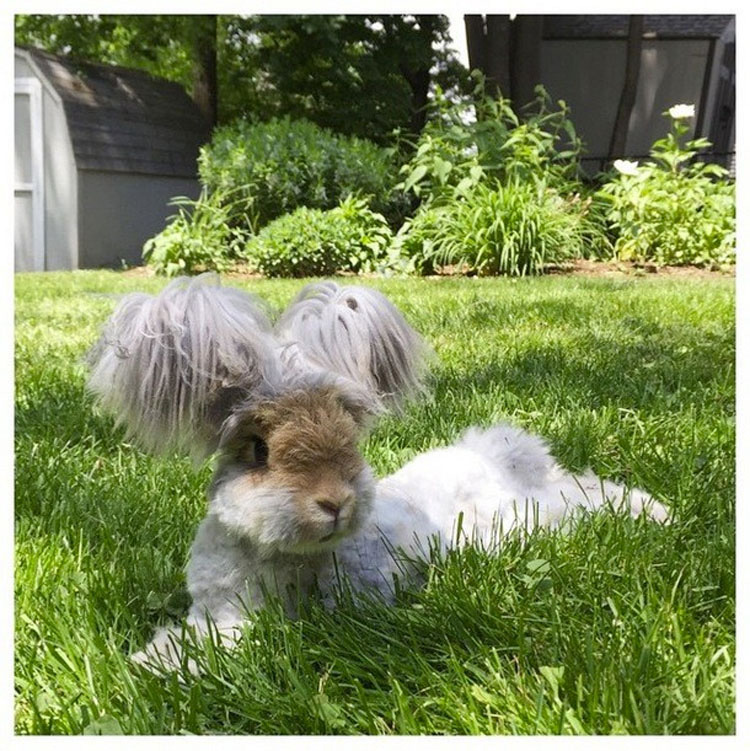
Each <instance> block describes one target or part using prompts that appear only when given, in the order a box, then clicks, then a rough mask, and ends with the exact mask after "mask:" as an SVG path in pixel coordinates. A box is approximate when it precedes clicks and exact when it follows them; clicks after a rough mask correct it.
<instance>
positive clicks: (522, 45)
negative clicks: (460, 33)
mask: <svg viewBox="0 0 750 751" xmlns="http://www.w3.org/2000/svg"><path fill="white" fill-rule="evenodd" d="M543 18H544V17H543V16H540V15H519V16H516V17H515V18H514V19H513V20H511V18H510V16H507V15H506V16H502V15H487V16H481V15H466V16H464V24H465V26H466V42H467V47H468V51H469V67H470V68H471V69H472V70H479V71H481V72H482V73H483V74H484V76H485V82H486V86H487V92H488V93H489V94H491V95H494V96H497V95H498V94H502V95H503V96H504V97H505V98H506V99H510V100H511V103H512V105H513V109H514V110H515V111H516V112H518V113H520V112H521V110H522V109H523V107H524V106H525V105H526V104H528V103H529V102H531V101H532V100H533V99H534V88H535V86H536V85H537V84H538V83H539V80H540V47H541V41H542V23H543Z"/></svg>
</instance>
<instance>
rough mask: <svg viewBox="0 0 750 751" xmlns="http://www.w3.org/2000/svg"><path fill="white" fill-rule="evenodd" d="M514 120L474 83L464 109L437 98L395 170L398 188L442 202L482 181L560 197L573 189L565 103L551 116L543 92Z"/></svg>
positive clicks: (576, 166) (576, 155)
mask: <svg viewBox="0 0 750 751" xmlns="http://www.w3.org/2000/svg"><path fill="white" fill-rule="evenodd" d="M536 93H537V96H536V100H535V102H534V103H532V104H531V105H530V107H529V108H528V112H527V113H526V116H525V117H524V119H523V120H522V119H519V117H518V116H517V115H516V113H515V112H514V111H513V109H512V107H511V105H510V101H509V100H508V99H503V98H502V97H498V98H491V97H489V96H487V95H486V94H485V93H484V84H483V81H482V79H480V81H479V83H478V85H477V88H476V89H475V91H474V95H473V98H472V99H471V100H469V101H468V102H455V101H453V102H451V101H448V100H447V99H446V98H445V97H443V96H442V95H441V94H440V92H438V95H437V97H436V99H435V103H434V105H433V108H434V111H433V116H432V117H431V118H430V119H429V120H428V122H427V124H426V125H425V128H424V130H423V131H422V133H421V135H420V138H419V140H418V142H417V144H416V150H415V152H414V155H413V156H412V158H411V160H410V161H409V162H408V163H407V164H405V165H404V166H403V167H402V168H401V174H402V175H403V176H404V179H403V182H402V183H401V184H400V186H399V187H400V188H401V189H403V190H404V191H407V192H412V193H414V194H415V195H416V196H418V197H419V198H421V199H422V201H423V202H437V203H443V202H446V201H450V200H453V199H454V198H457V197H458V198H460V197H462V196H466V195H467V194H468V193H470V192H471V191H472V190H473V189H474V188H475V187H476V186H477V185H478V184H480V183H482V182H486V181H488V180H489V181H496V180H499V181H503V182H507V181H509V180H523V181H525V180H531V181H542V182H544V183H545V184H546V185H552V186H554V187H556V188H558V189H559V190H561V191H562V192H567V191H571V192H573V191H574V190H575V189H576V182H577V178H578V175H579V170H580V156H581V153H582V144H581V141H580V139H579V138H578V137H577V135H576V132H575V128H574V126H573V124H572V122H571V121H570V119H569V117H568V115H569V110H568V109H567V107H566V105H565V102H563V101H562V100H561V101H559V102H558V103H557V104H558V107H559V109H553V108H552V107H551V100H550V98H549V96H548V94H547V93H546V91H545V90H544V88H543V87H541V86H539V87H537V90H536Z"/></svg>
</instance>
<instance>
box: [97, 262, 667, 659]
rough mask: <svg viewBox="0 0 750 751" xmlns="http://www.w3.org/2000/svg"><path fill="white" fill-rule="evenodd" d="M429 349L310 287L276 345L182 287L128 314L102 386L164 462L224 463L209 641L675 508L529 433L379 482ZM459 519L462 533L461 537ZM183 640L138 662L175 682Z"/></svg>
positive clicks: (198, 549)
mask: <svg viewBox="0 0 750 751" xmlns="http://www.w3.org/2000/svg"><path fill="white" fill-rule="evenodd" d="M426 352H427V349H426V347H425V345H424V344H423V342H422V340H421V338H420V337H419V336H418V335H417V334H416V332H414V330H413V329H412V328H411V327H410V326H409V325H408V324H407V323H406V321H405V320H404V319H403V317H402V316H401V314H400V313H399V312H398V310H397V309H396V308H395V307H394V306H393V305H392V304H391V303H390V302H389V301H388V300H387V299H386V298H385V297H384V296H383V295H381V294H380V293H379V292H376V291H375V290H372V289H367V288H362V287H343V288H340V287H338V286H337V285H335V284H333V283H330V282H329V283H322V284H314V285H309V286H308V287H306V288H305V289H304V290H303V291H302V293H301V294H300V295H299V297H298V298H297V299H296V300H295V301H294V302H293V303H292V304H291V306H290V307H289V309H288V310H287V311H285V313H284V314H283V315H282V317H281V318H280V320H279V323H278V324H277V326H276V327H275V328H274V327H273V326H272V325H271V323H270V321H269V320H268V318H267V316H266V315H265V313H264V312H263V309H262V306H261V304H260V303H259V301H257V300H256V299H255V298H253V297H251V296H250V295H248V294H246V293H244V292H242V291H240V290H236V289H231V288H225V287H222V286H219V285H218V284H217V283H216V280H215V279H214V278H212V277H211V278H208V279H207V278H206V277H198V278H197V279H193V280H188V279H180V280H177V281H175V282H173V283H172V284H170V285H169V286H167V287H166V288H165V289H164V291H162V292H161V293H160V294H159V295H157V296H149V295H140V294H138V295H130V296H127V297H126V298H124V299H123V301H122V302H121V303H120V305H119V306H118V308H117V309H116V310H115V312H114V313H113V315H112V316H111V318H110V319H109V321H108V323H107V325H106V326H105V328H104V331H103V334H102V337H101V338H100V340H99V342H98V343H97V345H96V346H95V347H94V348H93V350H92V353H91V366H92V373H91V377H90V380H89V386H90V388H91V389H92V390H93V392H94V393H95V394H96V395H97V397H98V399H99V401H100V403H101V404H102V405H103V406H104V407H105V408H107V409H108V410H110V411H112V412H114V414H115V415H116V416H117V417H118V419H119V420H120V421H121V422H122V423H124V424H125V425H126V426H127V428H128V430H129V431H130V433H131V434H132V435H134V436H135V437H136V438H137V439H139V440H140V441H141V442H142V443H143V444H144V445H145V446H146V447H148V448H149V449H151V450H152V451H156V452H159V451H167V450H170V449H177V450H182V451H184V452H189V453H191V454H193V455H194V456H196V457H201V456H206V455H209V454H213V453H216V457H217V461H216V470H215V474H214V479H213V481H212V484H211V487H210V489H209V493H208V497H209V504H208V512H207V515H206V517H205V519H204V520H203V521H202V522H201V524H200V526H199V528H198V532H197V535H196V538H195V541H194V543H193V546H192V549H191V554H190V561H189V564H188V568H187V586H188V590H189V592H190V595H191V596H192V600H193V602H192V606H191V608H190V612H189V615H188V618H187V621H186V623H187V625H188V626H191V627H192V628H193V629H194V630H195V631H196V632H197V633H198V634H199V635H200V634H202V633H205V632H206V630H207V629H208V628H209V624H214V625H215V627H216V628H217V629H218V630H219V632H220V633H223V634H227V635H229V636H230V637H232V638H234V637H235V636H237V635H238V634H239V632H240V626H241V624H242V622H243V620H244V619H245V618H246V616H247V613H248V611H252V610H254V609H257V608H259V607H262V605H263V602H264V596H265V594H266V593H267V592H272V593H274V594H278V595H280V596H281V597H283V598H286V602H287V603H288V608H289V612H290V614H293V612H294V604H295V603H296V602H297V598H298V597H299V596H300V595H303V596H304V594H305V592H307V591H309V590H312V589H315V590H318V591H321V592H322V594H323V596H324V597H326V598H328V599H329V600H330V601H331V602H333V599H334V598H333V593H334V591H335V589H336V588H337V586H338V584H339V582H340V577H342V576H343V577H345V578H346V579H347V580H348V581H349V583H350V584H351V586H353V587H354V588H355V589H362V588H371V589H376V590H378V591H380V592H381V593H382V594H383V595H385V597H386V598H390V597H391V596H392V594H393V586H394V575H398V576H402V577H407V578H408V577H409V576H410V574H412V573H413V571H412V570H411V569H410V567H409V566H408V564H405V563H404V558H402V557H400V556H399V555H398V554H397V551H402V552H403V553H405V554H406V558H407V559H408V558H409V557H414V556H420V555H423V554H424V552H425V551H426V550H428V549H429V546H430V545H432V544H435V541H437V542H438V543H439V544H441V545H443V546H447V545H449V544H452V543H453V544H455V543H459V544H460V543H461V542H463V541H470V540H475V541H478V542H481V543H485V544H488V543H490V542H492V541H493V539H494V538H495V537H496V536H497V534H498V530H499V529H501V530H503V531H507V530H510V529H511V528H514V527H517V526H518V525H522V526H528V525H529V524H534V525H536V524H540V525H547V526H555V525H558V524H560V523H561V522H563V521H564V520H565V519H566V518H569V517H570V514H571V512H572V511H573V510H574V509H576V508H580V507H584V508H587V509H591V510H593V509H597V508H599V507H601V506H603V505H607V506H612V505H614V506H618V505H620V504H625V505H626V507H627V508H628V509H629V510H630V512H631V513H632V514H633V515H638V514H640V513H642V512H645V513H647V514H648V515H649V516H650V517H651V518H653V519H656V520H661V521H664V520H666V519H667V517H668V514H667V511H666V509H665V508H664V506H662V505H661V504H659V503H657V502H656V501H654V500H653V499H652V498H650V497H649V496H648V494H646V493H645V492H643V491H641V490H637V489H633V490H627V489H626V488H624V487H622V486H619V485H615V484H613V483H611V482H608V481H602V480H600V479H599V478H597V477H596V476H595V475H593V474H592V473H586V474H583V475H577V476H575V475H571V474H569V473H567V472H566V471H565V470H563V469H562V468H561V467H560V466H559V465H558V464H557V463H556V461H555V460H554V458H553V457H552V456H551V455H550V453H549V451H548V449H547V446H546V444H545V443H544V442H543V441H542V440H541V439H539V438H537V437H535V436H532V435H529V434H528V433H525V432H524V431H522V430H519V429H517V428H514V427H511V426H508V425H497V426H494V427H491V428H489V429H480V428H470V429H469V430H468V431H467V432H466V433H465V434H464V435H463V437H462V438H461V439H460V440H459V441H457V442H456V443H455V444H453V445H451V446H448V447H445V448H438V449H435V450H432V451H428V452H426V453H424V454H421V455H419V456H417V457H416V458H415V459H413V460H412V461H411V462H409V463H408V464H406V465H405V466H404V467H402V468H401V469H400V470H398V471H397V472H396V473H394V474H393V475H390V476H389V477H386V478H385V479H382V480H380V481H379V482H376V481H375V479H374V476H373V473H372V471H371V469H370V467H369V466H367V464H366V462H365V461H364V459H363V457H362V455H361V453H360V450H359V448H358V445H359V443H360V441H361V439H362V438H363V436H364V434H365V432H366V429H367V427H368V426H369V425H370V424H371V421H372V418H373V417H374V416H376V415H378V414H380V413H381V412H382V411H383V410H385V409H388V408H394V407H397V406H398V404H399V402H400V400H401V399H403V398H406V397H408V396H410V395H412V394H415V393H418V392H419V390H420V388H421V387H420V383H421V376H422V374H423V371H424V361H425V355H426ZM459 519H460V522H459ZM179 633H180V630H179V628H175V627H168V628H163V629H160V630H159V631H158V632H157V633H156V635H155V637H154V639H153V640H152V642H151V643H150V644H149V645H148V646H147V647H146V649H145V650H144V651H142V652H140V653H138V654H136V655H134V659H135V660H136V661H139V662H145V663H161V664H166V665H167V666H172V667H174V666H176V665H178V664H179V662H180V660H181V650H180V644H179Z"/></svg>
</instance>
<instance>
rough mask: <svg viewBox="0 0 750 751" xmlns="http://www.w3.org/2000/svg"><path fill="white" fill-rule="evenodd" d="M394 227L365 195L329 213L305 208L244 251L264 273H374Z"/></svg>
mask: <svg viewBox="0 0 750 751" xmlns="http://www.w3.org/2000/svg"><path fill="white" fill-rule="evenodd" d="M391 238H392V235H391V230H390V228H389V227H388V223H387V222H386V220H385V218H384V217H383V216H382V215H381V214H378V213H376V212H374V211H372V210H371V209H369V208H368V206H367V202H366V201H365V200H364V199H361V198H354V197H351V196H349V197H347V198H346V199H344V200H343V201H342V202H341V204H340V205H339V206H337V207H335V208H333V209H330V210H328V211H321V210H320V209H310V208H307V207H306V206H302V207H300V208H298V209H296V210H295V211H293V212H292V213H290V214H285V215H284V216H282V217H279V218H278V219H276V220H275V221H273V222H271V223H270V224H268V225H267V226H266V227H264V228H263V229H262V230H261V231H260V232H259V233H258V234H257V235H255V236H254V237H252V238H251V239H250V241H249V242H248V244H247V247H246V249H245V255H246V257H247V258H248V260H249V261H250V263H251V264H252V265H253V266H254V267H255V268H256V269H257V270H258V271H260V272H262V273H263V274H265V275H266V276H292V277H300V276H324V275H329V274H334V273H336V272H338V271H354V272H356V271H370V270H373V269H374V268H375V267H376V266H377V265H378V263H379V262H380V263H382V262H383V261H384V260H385V258H386V252H387V249H388V247H389V245H390V243H391Z"/></svg>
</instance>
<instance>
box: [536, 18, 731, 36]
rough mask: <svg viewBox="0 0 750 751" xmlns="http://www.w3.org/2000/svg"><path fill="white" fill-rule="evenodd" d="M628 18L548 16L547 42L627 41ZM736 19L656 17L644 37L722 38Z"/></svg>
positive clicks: (646, 22) (646, 23)
mask: <svg viewBox="0 0 750 751" xmlns="http://www.w3.org/2000/svg"><path fill="white" fill-rule="evenodd" d="M628 18H629V16H626V15H615V14H608V15H580V16H565V15H559V16H558V15H548V16H545V17H544V37H545V39H585V38H587V37H589V38H592V37H615V38H616V37H627V35H628ZM732 18H734V16H718V15H707V14H706V15H692V16H688V15H685V16H682V15H658V16H656V15H654V16H646V17H645V18H644V34H647V35H649V36H651V35H655V36H657V37H659V38H661V39H669V38H670V37H671V38H703V39H706V38H708V39H711V38H715V37H720V36H721V34H722V32H723V31H724V29H725V28H726V26H727V24H728V23H729V22H730V21H731V19H732Z"/></svg>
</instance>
